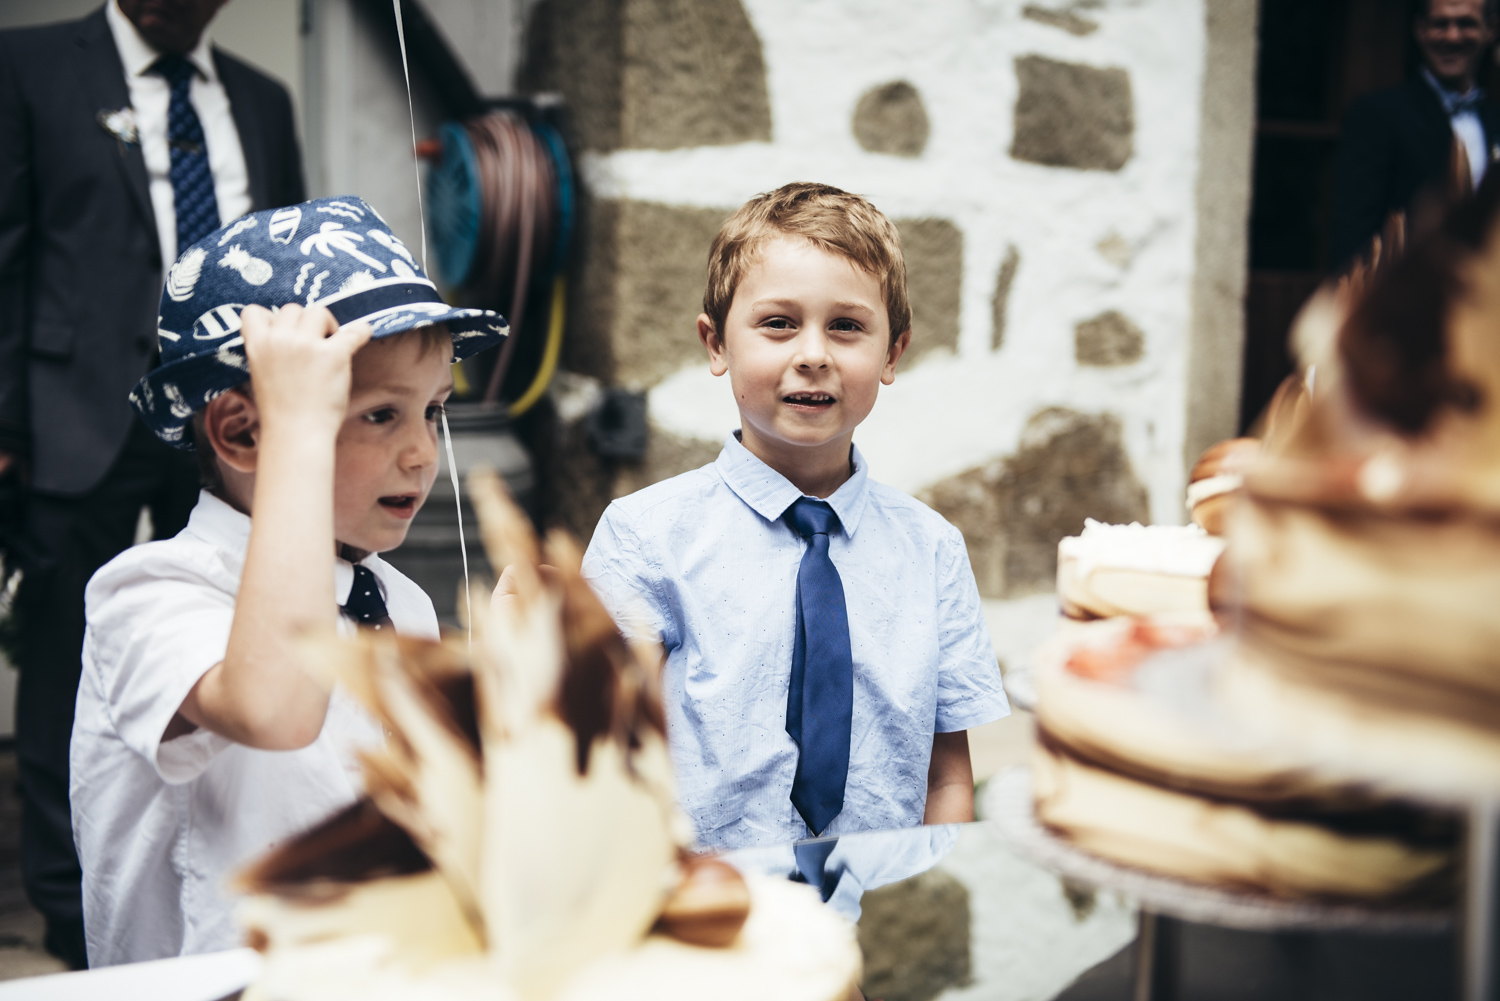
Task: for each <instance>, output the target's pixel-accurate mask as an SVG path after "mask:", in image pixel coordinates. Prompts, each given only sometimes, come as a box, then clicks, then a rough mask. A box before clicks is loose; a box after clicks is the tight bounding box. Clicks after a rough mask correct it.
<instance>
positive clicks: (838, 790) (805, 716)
mask: <svg viewBox="0 0 1500 1001" xmlns="http://www.w3.org/2000/svg"><path fill="white" fill-rule="evenodd" d="M783 517H785V518H786V520H787V523H788V524H790V525H791V526H792V528H794V529H795V530H796V531H797V534H798V535H800V536H802V537H803V538H804V539H806V540H807V552H805V553H803V554H802V566H801V567H800V568H798V570H797V635H796V639H795V641H794V642H793V644H792V684H791V690H790V691H789V692H788V693H787V700H786V732H787V733H788V734H790V735H791V738H792V740H794V741H796V742H797V747H798V749H799V754H798V756H797V775H796V778H795V779H794V780H793V781H792V805H793V806H795V807H796V808H797V812H798V813H800V814H801V815H802V819H803V820H805V821H806V822H807V826H808V829H810V830H811V831H812V832H813V833H814V834H821V833H823V831H825V830H827V829H828V825H829V824H831V823H832V822H833V818H834V817H837V816H838V815H839V811H840V810H842V809H843V808H844V781H845V780H846V779H847V778H848V777H849V731H850V724H851V720H852V719H853V715H854V655H853V654H852V653H851V652H850V648H849V610H848V607H847V606H846V605H845V604H844V582H843V581H842V580H840V579H839V572H838V568H837V567H835V566H834V565H833V560H831V559H829V557H828V534H829V533H830V532H832V531H835V530H837V528H838V527H839V518H838V515H836V514H834V513H833V508H831V507H829V506H828V504H827V503H825V502H824V501H820V500H813V499H812V498H811V497H803V498H801V499H800V500H798V501H797V502H796V503H794V504H793V505H792V506H791V507H790V508H788V509H787V512H786V514H785V515H784V516H783Z"/></svg>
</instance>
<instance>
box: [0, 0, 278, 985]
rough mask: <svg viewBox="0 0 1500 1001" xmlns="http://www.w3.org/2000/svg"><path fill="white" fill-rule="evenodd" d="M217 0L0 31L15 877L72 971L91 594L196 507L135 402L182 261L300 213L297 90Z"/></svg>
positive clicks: (2, 455)
mask: <svg viewBox="0 0 1500 1001" xmlns="http://www.w3.org/2000/svg"><path fill="white" fill-rule="evenodd" d="M224 3H225V0H108V3H107V4H106V5H105V6H104V7H103V8H102V9H100V10H99V11H97V12H95V13H94V14H92V15H90V16H89V17H86V18H84V19H83V20H81V21H76V22H70V23H64V24H55V25H47V26H44V27H40V28H30V29H24V30H18V31H8V32H0V480H8V484H9V487H10V492H11V494H12V495H13V496H14V495H16V494H17V493H19V496H20V503H19V505H17V506H16V509H15V510H14V511H13V513H12V517H11V518H10V519H9V520H10V522H11V523H10V524H8V525H0V542H3V543H4V544H5V548H6V550H7V555H8V557H9V559H8V562H10V563H11V564H18V565H19V566H20V567H21V569H22V570H23V572H24V575H25V576H24V577H23V579H22V584H21V588H20V591H19V593H18V594H17V597H16V625H17V630H18V635H17V640H16V647H17V650H16V653H17V658H18V664H17V666H18V667H19V668H20V670H21V681H20V688H19V691H18V692H17V706H16V750H17V759H18V763H19V766H20V773H21V794H22V798H23V803H24V813H23V817H22V831H21V856H22V857H21V868H22V877H23V879H24V882H25V885H26V892H27V896H28V897H29V898H30V899H31V902H32V904H33V905H35V906H36V908H37V909H38V910H39V911H41V912H42V914H43V915H44V916H45V917H46V919H47V938H46V945H47V948H48V950H49V951H50V952H52V953H53V954H54V955H57V956H58V957H60V958H62V959H64V960H65V961H67V962H68V963H69V964H70V965H72V966H74V967H81V966H83V965H84V962H85V959H84V938H83V918H82V906H81V901H80V899H79V871H78V859H77V855H76V853H75V851H74V847H73V834H72V827H71V823H70V817H69V809H68V741H69V737H70V735H71V732H72V724H73V704H74V699H75V697H76V693H77V687H78V675H79V665H80V649H81V647H82V644H83V627H84V616H83V589H84V585H85V584H86V583H87V582H88V579H89V577H91V576H92V575H93V573H94V571H95V570H96V569H98V568H99V566H101V565H102V564H104V563H105V562H107V561H108V560H110V559H111V558H113V557H114V556H115V555H116V554H117V553H119V552H120V551H121V550H122V549H124V548H125V547H127V546H129V545H130V544H131V542H132V541H133V539H134V538H135V535H136V531H137V526H138V524H144V523H145V522H144V521H143V519H142V510H143V509H146V510H148V511H149V514H150V522H149V524H150V525H152V526H153V534H154V535H155V537H156V538H167V537H170V536H172V535H175V534H176V533H177V532H178V531H179V530H180V529H181V528H182V526H183V525H184V524H185V523H186V520H187V515H188V512H189V511H190V510H191V509H192V506H193V504H194V503H195V501H196V499H197V493H198V479H197V473H196V466H195V464H194V462H193V460H192V458H191V456H189V455H186V454H185V453H181V452H177V451H175V450H173V449H171V448H169V447H168V446H166V445H163V444H162V443H161V442H160V441H158V440H157V439H156V438H155V436H154V435H152V434H151V433H150V432H149V431H147V430H146V429H145V428H144V427H143V426H142V425H140V424H139V423H138V422H137V421H136V420H135V418H134V416H133V415H132V413H131V411H130V406H129V404H128V402H127V401H126V394H127V393H128V392H129V391H130V388H131V387H132V386H133V385H134V384H135V383H136V381H137V380H138V379H139V378H140V377H141V375H142V374H144V373H145V372H146V370H147V369H148V368H150V367H151V366H152V365H154V364H155V362H156V357H157V351H156V323H155V319H156V305H157V300H158V298H159V296H160V295H161V290H162V282H163V279H164V276H165V275H166V272H167V269H168V267H169V266H170V265H171V263H172V262H173V260H174V259H175V258H176V256H177V249H178V248H179V247H186V246H188V245H189V244H191V243H193V242H194V241H196V240H198V239H199V238H200V237H202V236H204V235H205V234H207V233H209V232H211V231H213V230H214V229H217V228H218V227H219V226H220V225H221V223H227V222H229V221H230V220H232V219H235V218H237V217H239V216H241V215H243V214H245V213H246V212H249V211H252V210H258V209H264V208H272V207H276V206H281V205H286V204H290V203H294V202H300V201H302V200H303V199H304V198H305V193H304V190H303V181H302V162H301V154H300V152H299V150H298V146H297V139H296V132H295V127H294V123H293V120H292V107H291V99H290V98H289V96H288V95H287V92H286V89H285V88H284V87H282V86H281V85H280V84H278V83H276V82H275V81H273V80H271V79H270V78H269V77H266V76H264V75H263V74H261V73H259V72H257V71H256V70H254V69H252V68H251V67H249V66H247V65H246V64H244V63H242V62H240V61H238V60H236V59H234V58H232V57H230V56H228V55H226V54H225V53H223V52H221V51H219V50H217V49H215V48H212V47H211V46H210V45H209V44H208V42H207V40H206V39H205V38H204V29H205V28H206V27H207V26H208V23H209V21H211V20H212V19H213V17H214V15H215V14H216V13H217V12H218V10H219V8H220V7H222V6H223V5H224ZM190 292H191V290H190V288H189V289H188V293H189V294H190ZM101 780H102V781H107V778H101Z"/></svg>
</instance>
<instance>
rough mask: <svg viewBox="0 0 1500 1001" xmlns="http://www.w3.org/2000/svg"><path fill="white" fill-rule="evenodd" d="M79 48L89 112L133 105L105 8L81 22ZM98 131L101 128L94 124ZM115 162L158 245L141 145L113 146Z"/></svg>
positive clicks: (80, 71)
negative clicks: (105, 14) (105, 15)
mask: <svg viewBox="0 0 1500 1001" xmlns="http://www.w3.org/2000/svg"><path fill="white" fill-rule="evenodd" d="M74 41H75V42H76V43H77V46H78V63H79V67H78V78H79V79H80V80H82V81H83V84H84V92H85V93H86V94H87V95H88V98H89V101H90V103H91V107H90V109H89V110H90V112H91V113H92V114H94V115H96V116H97V115H98V113H99V112H100V111H116V110H118V109H120V108H124V107H126V106H128V105H129V104H130V88H129V87H128V86H126V83H125V67H124V66H123V65H122V64H121V62H120V53H119V51H118V50H116V48H115V39H114V36H113V35H111V34H110V31H109V22H108V21H106V20H105V19H104V8H102V7H101V8H99V10H97V11H95V12H94V13H93V14H90V15H89V16H88V17H86V18H84V19H83V20H82V21H79V22H78V32H77V34H76V35H75V36H74ZM94 127H95V128H101V129H102V126H99V125H95V126H94ZM114 147H115V150H116V155H115V157H114V160H115V162H116V163H117V164H119V167H120V172H121V175H122V177H123V178H124V181H125V187H126V188H128V189H129V190H130V194H131V197H132V199H133V200H134V202H135V207H136V210H137V211H138V212H140V215H141V221H142V222H143V223H145V225H146V229H147V231H148V232H149V233H150V234H151V242H152V243H155V242H156V212H155V210H153V209H152V207H151V187H150V183H151V182H150V178H149V177H148V176H147V174H146V160H145V158H144V157H143V156H142V155H141V147H140V145H139V144H129V145H127V144H125V143H115V144H114Z"/></svg>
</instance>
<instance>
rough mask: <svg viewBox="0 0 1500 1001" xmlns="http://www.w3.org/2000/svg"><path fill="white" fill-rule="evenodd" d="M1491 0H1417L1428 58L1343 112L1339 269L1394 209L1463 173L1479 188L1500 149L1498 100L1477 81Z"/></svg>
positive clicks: (1337, 199)
mask: <svg viewBox="0 0 1500 1001" xmlns="http://www.w3.org/2000/svg"><path fill="white" fill-rule="evenodd" d="M1495 17H1496V10H1495V2H1494V0H1417V9H1416V12H1415V16H1414V18H1413V21H1412V25H1413V31H1414V34H1415V36H1416V42H1417V49H1418V51H1419V52H1420V54H1421V59H1422V66H1421V69H1420V70H1419V71H1418V72H1417V74H1416V75H1415V76H1414V77H1413V78H1412V79H1410V80H1408V81H1406V83H1404V84H1402V85H1401V86H1399V87H1395V88H1392V89H1391V90H1387V91H1382V92H1380V93H1378V94H1371V95H1370V96H1369V97H1366V98H1364V99H1362V100H1360V101H1358V102H1356V103H1355V104H1354V105H1353V106H1352V107H1351V108H1350V109H1349V113H1348V115H1347V116H1346V118H1345V119H1344V127H1343V132H1342V138H1341V141H1340V144H1339V153H1338V164H1337V168H1336V171H1335V175H1334V187H1335V190H1334V205H1333V227H1332V231H1331V233H1330V235H1329V247H1328V252H1329V260H1330V261H1331V262H1333V265H1334V268H1335V270H1342V269H1343V268H1344V267H1346V266H1347V265H1348V263H1349V262H1350V260H1351V259H1353V258H1354V257H1355V256H1356V255H1358V254H1360V253H1362V252H1364V250H1365V249H1366V247H1367V246H1368V244H1369V242H1370V238H1371V237H1373V236H1374V235H1375V234H1376V233H1378V232H1379V231H1380V230H1381V228H1382V227H1383V226H1384V225H1385V221H1386V219H1387V217H1388V216H1389V215H1390V214H1391V213H1392V212H1397V211H1407V210H1409V209H1410V208H1411V207H1412V203H1413V201H1414V199H1416V198H1418V197H1419V196H1420V195H1421V194H1422V193H1423V192H1425V191H1432V190H1435V189H1437V188H1438V187H1440V186H1441V185H1442V184H1444V183H1445V182H1446V181H1447V179H1448V178H1449V177H1450V174H1451V172H1453V171H1455V170H1457V171H1459V172H1460V174H1461V172H1463V171H1466V172H1467V174H1468V177H1469V179H1470V182H1471V186H1472V187H1475V188H1477V187H1478V186H1479V182H1480V181H1481V180H1483V179H1484V175H1485V172H1486V170H1487V169H1488V168H1489V166H1490V164H1491V163H1492V162H1493V161H1494V160H1495V159H1496V158H1497V157H1500V107H1497V106H1496V104H1495V103H1494V102H1492V101H1491V100H1490V99H1489V98H1488V96H1486V94H1485V93H1484V91H1483V90H1482V89H1481V88H1480V87H1479V85H1478V78H1479V74H1480V69H1481V64H1482V62H1483V60H1484V59H1485V57H1486V56H1488V55H1489V53H1490V46H1491V45H1492V44H1493V43H1494V41H1495V27H1496V22H1495Z"/></svg>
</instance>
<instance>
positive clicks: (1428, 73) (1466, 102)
mask: <svg viewBox="0 0 1500 1001" xmlns="http://www.w3.org/2000/svg"><path fill="white" fill-rule="evenodd" d="M1422 79H1424V80H1426V81H1427V84H1428V86H1430V87H1431V88H1432V89H1433V90H1434V91H1436V92H1437V96H1438V100H1439V101H1441V102H1442V104H1443V110H1444V111H1446V112H1448V116H1449V117H1450V118H1451V117H1453V116H1454V115H1457V114H1459V113H1461V112H1464V111H1473V110H1474V106H1475V105H1476V104H1478V103H1479V101H1480V100H1481V99H1482V98H1483V97H1484V91H1483V90H1482V89H1481V88H1479V87H1470V88H1469V89H1468V90H1467V91H1465V92H1464V93H1462V94H1460V93H1458V92H1457V91H1455V90H1449V89H1448V88H1447V87H1444V86H1443V84H1442V81H1440V80H1439V79H1438V78H1437V77H1435V76H1433V75H1432V70H1430V69H1428V68H1427V67H1426V66H1423V67H1422Z"/></svg>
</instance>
